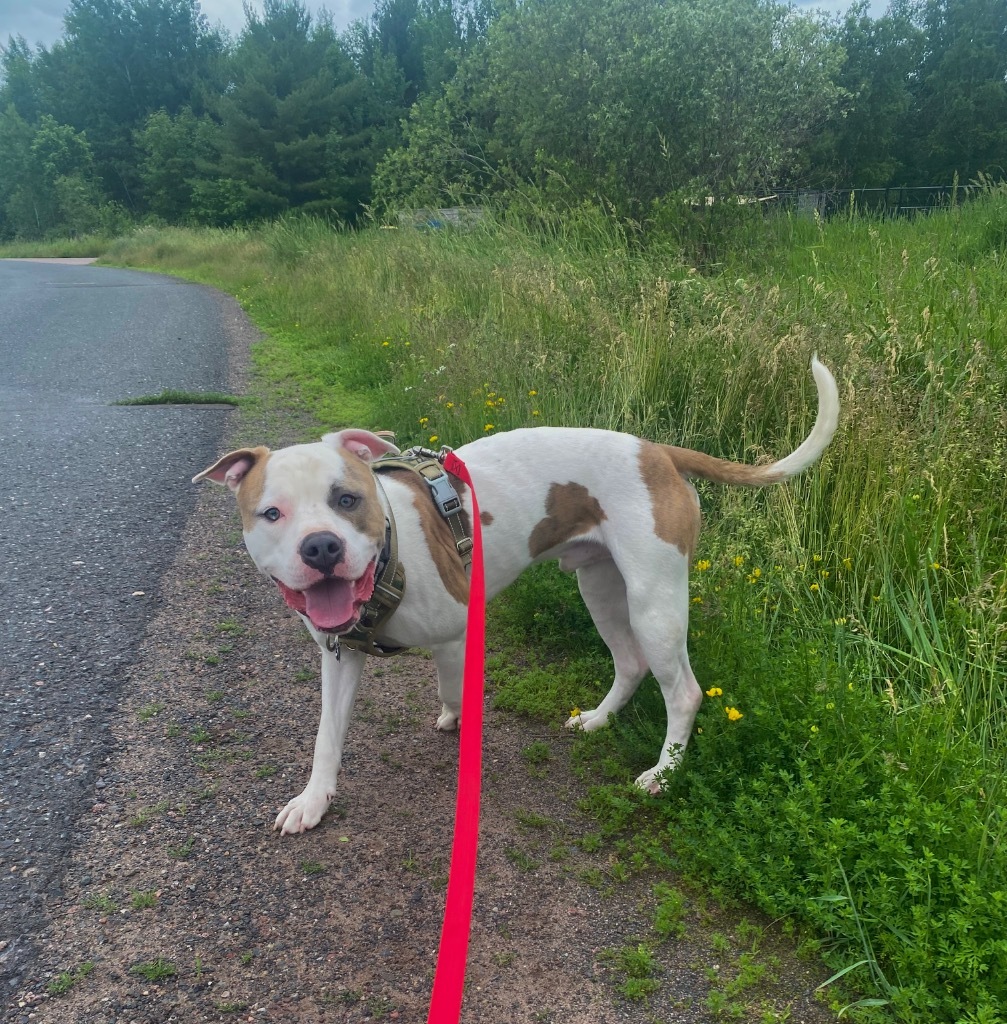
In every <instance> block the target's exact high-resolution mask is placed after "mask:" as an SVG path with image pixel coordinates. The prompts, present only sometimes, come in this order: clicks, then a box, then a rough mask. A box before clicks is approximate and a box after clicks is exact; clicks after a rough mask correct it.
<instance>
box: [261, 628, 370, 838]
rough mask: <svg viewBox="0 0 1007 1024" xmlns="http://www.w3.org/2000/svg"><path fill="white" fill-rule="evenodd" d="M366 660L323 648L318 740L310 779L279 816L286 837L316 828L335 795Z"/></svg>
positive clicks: (359, 656)
mask: <svg viewBox="0 0 1007 1024" xmlns="http://www.w3.org/2000/svg"><path fill="white" fill-rule="evenodd" d="M366 660H367V656H366V655H365V654H361V653H360V652H359V651H351V650H348V649H347V648H345V647H344V648H343V649H342V651H341V653H340V656H339V657H337V656H336V655H335V654H333V653H332V652H331V651H328V650H326V649H324V648H323V650H322V717H321V719H320V720H319V722H318V736H317V737H316V738H315V756H314V759H313V760H312V762H311V778H310V779H308V784H307V786H305V787H304V792H303V793H301V794H300V795H299V796H295V797H294V799H293V800H291V801H290V803H288V804H287V806H286V807H284V808H283V810H282V811H280V813H279V814H278V815H277V816H276V823H275V824H274V826H273V827H274V828H278V829H280V830H281V831H282V833H283V835H293V834H294V833H296V832H307V830H308V829H309V828H314V827H315V826H316V825H317V824H318V823H319V822H320V821H321V820H322V815H323V814H325V812H326V811H327V810H328V809H329V804H330V803H331V802H332V798H333V797H334V796H335V795H336V776H337V775H338V774H339V764H340V762H341V761H342V758H343V740H345V739H346V730H347V728H348V727H349V724H350V712H351V711H352V710H353V701H354V698H355V697H356V695H357V686H358V685H359V683H360V677H361V676H362V675H363V672H364V662H365V661H366Z"/></svg>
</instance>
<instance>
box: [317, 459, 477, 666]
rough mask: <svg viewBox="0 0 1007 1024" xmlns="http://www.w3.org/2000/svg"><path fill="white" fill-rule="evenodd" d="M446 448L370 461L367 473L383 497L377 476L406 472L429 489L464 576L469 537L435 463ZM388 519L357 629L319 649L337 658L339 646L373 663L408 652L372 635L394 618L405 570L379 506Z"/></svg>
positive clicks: (391, 521) (391, 522) (457, 501)
mask: <svg viewBox="0 0 1007 1024" xmlns="http://www.w3.org/2000/svg"><path fill="white" fill-rule="evenodd" d="M449 451H451V449H450V448H442V449H441V450H440V452H434V451H431V450H430V449H428V448H419V447H417V448H410V449H409V450H408V451H405V452H402V453H401V454H399V455H385V456H382V457H381V458H380V459H376V460H375V461H374V463H373V464H372V466H371V468H372V469H373V470H374V480H375V483H376V484H377V485H378V487H379V489H381V491H382V493H384V487H383V485H382V483H381V478H380V475H379V474H380V473H382V472H387V471H388V470H392V469H407V470H409V471H410V472H412V473H417V474H419V476H420V477H421V478H422V480H423V482H424V483H425V484H426V485H427V487H428V488H429V489H430V497H431V499H432V500H433V503H434V505H436V507H437V511H438V512H439V513H440V514H441V516H442V517H443V518H444V520H445V521H446V522H447V524H448V525H449V526H450V527H451V533H452V536H453V537H454V541H455V548H456V549H457V551H458V555H459V557H460V558H461V560H462V565H463V567H464V568H465V570H466V572H467V571H468V568H469V566H470V565H471V564H472V537H471V536H470V534H469V533H468V531H467V530H466V529H465V519H464V517H463V516H462V515H460V513H461V512H462V507H463V506H462V500H461V497H460V496H459V494H458V492H457V491H456V490H455V487H454V484H453V483H452V482H451V476H450V474H449V473H448V472H447V471H446V470H445V469H444V466H443V465H442V464H441V463H442V461H443V459H444V457H445V456H446V455H447V453H448V452H449ZM385 507H386V508H387V509H388V516H387V518H386V519H385V544H384V547H383V548H382V551H381V554H380V556H379V557H378V568H377V572H376V573H375V580H374V592H373V593H372V594H371V596H370V598H369V599H368V601H367V603H366V604H365V605H364V607H363V609H362V610H361V613H360V619H359V620H358V622H357V624H356V625H355V626H354V627H353V628H352V629H351V630H349V631H347V632H346V633H341V634H340V635H339V636H330V637H328V638H327V639H326V641H325V646H326V647H327V648H328V649H329V650H330V651H333V652H334V653H335V654H336V657H338V656H339V649H340V647H343V646H345V647H349V648H350V650H353V651H362V652H363V653H364V654H372V655H374V656H375V657H377V658H391V657H393V656H394V655H396V654H402V653H403V652H404V651H407V650H409V648H408V647H388V646H385V645H384V644H379V643H378V642H377V641H376V640H375V639H374V635H375V633H377V632H378V630H380V629H381V627H383V626H384V625H385V623H387V622H388V620H389V619H390V618H391V617H392V615H394V614H395V610H396V608H398V606H399V604H400V602H401V601H402V598H403V596H404V595H405V592H406V570H405V566H403V564H402V563H401V562H400V561H399V546H398V538H397V534H396V531H395V515H394V513H393V512H392V507H391V505H390V504H389V503H388V501H387V500H386V501H385Z"/></svg>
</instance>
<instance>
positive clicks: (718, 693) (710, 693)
mask: <svg viewBox="0 0 1007 1024" xmlns="http://www.w3.org/2000/svg"><path fill="white" fill-rule="evenodd" d="M706 695H707V697H722V696H723V695H724V691H723V690H722V689H721V688H720V687H719V686H711V687H710V689H709V690H707V691H706Z"/></svg>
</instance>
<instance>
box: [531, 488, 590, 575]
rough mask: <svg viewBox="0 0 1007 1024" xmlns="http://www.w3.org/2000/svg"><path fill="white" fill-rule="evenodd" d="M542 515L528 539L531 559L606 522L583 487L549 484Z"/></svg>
mask: <svg viewBox="0 0 1007 1024" xmlns="http://www.w3.org/2000/svg"><path fill="white" fill-rule="evenodd" d="M545 511H546V515H545V518H544V519H540V520H539V521H538V522H537V523H536V524H535V528H534V529H533V530H532V532H531V536H530V537H529V538H528V550H529V551H530V552H531V556H532V558H538V557H539V556H540V555H543V554H545V552H546V551H549V550H550V549H551V548H554V547H557V546H558V545H560V544H563V543H565V542H566V541H568V540H572V539H573V538H574V537H579V536H580V535H581V534H584V533H587V532H588V530H590V529H591V528H592V527H594V526H597V525H598V524H599V523H601V522H602V521H603V520H605V519H606V518H608V517H607V516H606V515H605V512H604V509H602V507H601V505H600V504H599V503H598V499H597V498H595V497H594V496H593V495H592V494H591V493H590V492H589V491H588V489H587V488H586V487H585V486H584V485H583V484H576V483H573V482H572V481H571V482H570V483H568V484H552V485H551V486H550V488H549V494H548V495H547V497H546V499H545Z"/></svg>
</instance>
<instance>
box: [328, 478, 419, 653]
mask: <svg viewBox="0 0 1007 1024" xmlns="http://www.w3.org/2000/svg"><path fill="white" fill-rule="evenodd" d="M375 480H376V482H377V485H378V487H381V489H382V492H383V491H384V488H383V487H382V485H381V481H380V480H379V479H377V477H375ZM385 505H386V506H387V508H388V516H387V517H386V519H385V546H384V548H383V549H382V552H381V557H380V559H379V562H378V573H377V576H376V578H375V581H374V591H373V593H372V594H371V596H370V598H368V600H367V603H366V604H365V605H364V607H363V609H362V610H361V613H360V619H359V621H358V622H357V624H356V625H355V626H354V627H353V629H351V630H349V631H348V632H346V633H342V634H340V635H339V636H338V637H333V638H332V639H333V641H334V642H335V648H330V649H335V650H338V648H339V647H340V646H343V645H345V646H346V647H349V648H350V650H351V651H363V652H364V654H372V655H374V656H375V657H376V658H392V657H394V656H395V655H396V654H401V653H402V652H403V651H406V650H408V648H407V647H386V646H384V645H383V644H379V643H377V642H376V641H375V640H374V634H375V633H376V632H377V631H378V629H379V628H380V627H381V626H383V625H384V624H385V622H387V621H388V619H390V618H391V617H392V614H393V613H394V611H395V609H396V608H398V606H399V602H400V601H401V600H402V595H403V594H404V593H405V590H406V569H405V566H404V565H403V564H402V563H401V562H400V561H399V544H398V534H397V533H396V530H395V514H394V513H393V512H392V508H391V505H389V504H388V503H387V501H386V502H385ZM382 563H383V564H382Z"/></svg>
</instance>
